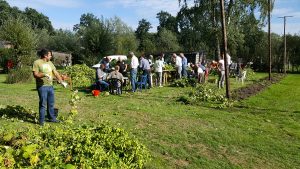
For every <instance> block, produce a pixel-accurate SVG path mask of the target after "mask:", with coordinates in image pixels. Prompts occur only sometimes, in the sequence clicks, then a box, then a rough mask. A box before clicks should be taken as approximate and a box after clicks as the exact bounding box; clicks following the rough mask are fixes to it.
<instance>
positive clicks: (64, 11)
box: [7, 0, 300, 35]
mask: <svg viewBox="0 0 300 169" xmlns="http://www.w3.org/2000/svg"><path fill="white" fill-rule="evenodd" d="M7 2H8V3H9V4H10V6H16V7H18V8H19V9H20V10H24V9H25V8H26V7H30V8H33V9H36V10H37V11H38V12H40V13H43V14H44V15H46V16H47V17H49V20H50V21H51V23H52V25H53V27H54V28H55V29H59V28H62V29H67V30H72V28H73V26H74V25H75V24H78V23H79V21H80V16H81V15H82V14H85V13H92V14H94V15H95V16H97V17H98V18H101V17H103V18H105V19H109V18H113V17H115V16H117V17H119V18H121V20H122V21H123V22H125V23H126V24H127V25H128V26H130V27H132V28H133V29H134V30H135V29H136V28H137V26H138V22H139V21H140V20H141V19H143V18H144V19H146V20H147V21H149V22H150V23H151V25H152V27H153V28H152V29H151V30H150V31H151V32H156V27H157V26H158V19H157V18H156V14H157V13H158V12H160V11H167V12H169V13H170V14H172V15H173V16H175V15H176V14H177V12H178V11H179V4H178V0H7ZM282 16H293V17H290V18H287V20H286V33H287V34H300V0H275V6H274V9H273V11H272V14H271V31H272V32H274V33H277V34H279V35H282V34H283V32H284V31H283V28H284V24H283V23H284V22H283V19H282V18H278V17H282ZM263 30H265V31H267V27H265V28H263Z"/></svg>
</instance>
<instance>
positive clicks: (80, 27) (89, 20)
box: [73, 13, 100, 35]
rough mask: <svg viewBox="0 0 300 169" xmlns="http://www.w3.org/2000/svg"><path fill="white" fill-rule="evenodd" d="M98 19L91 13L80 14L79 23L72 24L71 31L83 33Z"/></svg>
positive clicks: (97, 21)
mask: <svg viewBox="0 0 300 169" xmlns="http://www.w3.org/2000/svg"><path fill="white" fill-rule="evenodd" d="M99 22H100V20H99V19H98V18H97V17H96V16H95V15H94V14H92V13H87V14H82V15H81V17H80V23H79V24H76V25H74V27H73V31H75V32H77V33H78V34H79V35H82V34H83V33H84V30H85V29H86V28H88V27H89V26H91V25H92V24H94V23H99Z"/></svg>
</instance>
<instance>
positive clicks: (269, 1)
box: [268, 0, 272, 80]
mask: <svg viewBox="0 0 300 169" xmlns="http://www.w3.org/2000/svg"><path fill="white" fill-rule="evenodd" d="M268 37H269V38H268V39H269V80H271V72H272V50H271V47H272V45H271V0H268Z"/></svg>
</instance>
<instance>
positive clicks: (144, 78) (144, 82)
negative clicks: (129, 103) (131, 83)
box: [136, 75, 147, 91]
mask: <svg viewBox="0 0 300 169" xmlns="http://www.w3.org/2000/svg"><path fill="white" fill-rule="evenodd" d="M143 85H144V87H145V89H146V87H147V75H141V78H140V81H138V82H136V87H137V88H139V89H140V91H142V88H143Z"/></svg>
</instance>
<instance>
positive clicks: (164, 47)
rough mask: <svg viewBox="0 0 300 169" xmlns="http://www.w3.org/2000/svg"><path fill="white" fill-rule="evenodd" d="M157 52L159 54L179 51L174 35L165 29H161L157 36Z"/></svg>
mask: <svg viewBox="0 0 300 169" xmlns="http://www.w3.org/2000/svg"><path fill="white" fill-rule="evenodd" d="M157 50H158V51H160V52H165V51H168V52H173V51H174V52H175V51H179V50H180V46H179V43H178V40H177V37H176V35H175V34H174V33H173V32H172V31H170V30H167V29H165V28H162V29H161V30H160V31H159V32H158V35H157Z"/></svg>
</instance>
